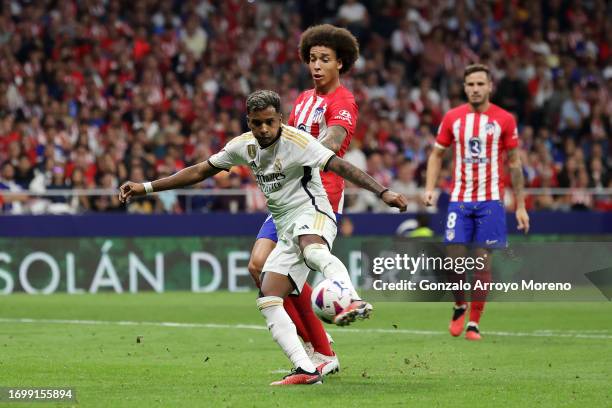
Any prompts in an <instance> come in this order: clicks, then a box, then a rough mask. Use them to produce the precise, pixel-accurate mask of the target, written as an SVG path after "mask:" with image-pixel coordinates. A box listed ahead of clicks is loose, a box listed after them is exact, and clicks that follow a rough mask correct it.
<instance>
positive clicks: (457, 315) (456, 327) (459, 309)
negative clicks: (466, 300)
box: [448, 304, 467, 337]
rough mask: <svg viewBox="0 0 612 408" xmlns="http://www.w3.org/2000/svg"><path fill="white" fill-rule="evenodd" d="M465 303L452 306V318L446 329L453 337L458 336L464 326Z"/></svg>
mask: <svg viewBox="0 0 612 408" xmlns="http://www.w3.org/2000/svg"><path fill="white" fill-rule="evenodd" d="M466 310H467V304H464V305H461V306H454V307H453V318H452V319H451V321H450V324H449V325H448V331H449V332H450V334H451V335H452V336H454V337H457V336H460V335H461V332H463V327H464V326H465V311H466Z"/></svg>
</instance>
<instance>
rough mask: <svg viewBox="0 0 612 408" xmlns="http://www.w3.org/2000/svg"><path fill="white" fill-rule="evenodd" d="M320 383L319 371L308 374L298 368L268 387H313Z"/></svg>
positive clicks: (321, 378)
mask: <svg viewBox="0 0 612 408" xmlns="http://www.w3.org/2000/svg"><path fill="white" fill-rule="evenodd" d="M322 382H323V377H321V373H319V371H317V370H315V372H314V373H309V372H307V371H304V369H302V367H298V368H296V369H295V370H293V371H292V372H291V373H289V374H287V375H286V376H284V377H283V379H282V380H280V381H274V382H273V383H270V385H313V384H321V383H322Z"/></svg>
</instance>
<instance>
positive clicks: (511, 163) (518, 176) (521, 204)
mask: <svg viewBox="0 0 612 408" xmlns="http://www.w3.org/2000/svg"><path fill="white" fill-rule="evenodd" d="M519 154H520V152H519V148H518V147H515V148H514V149H511V150H509V151H508V167H509V169H510V177H511V179H512V189H513V190H514V196H515V197H516V222H517V223H518V227H517V228H518V229H519V230H522V231H523V232H524V233H525V234H527V233H528V232H529V214H527V210H526V209H525V193H524V191H523V188H524V185H525V178H524V177H523V165H522V164H521V158H520V156H519Z"/></svg>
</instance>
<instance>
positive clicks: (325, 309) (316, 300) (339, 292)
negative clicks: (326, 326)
mask: <svg viewBox="0 0 612 408" xmlns="http://www.w3.org/2000/svg"><path fill="white" fill-rule="evenodd" d="M311 301H312V309H313V310H314V312H315V313H316V315H317V316H319V318H320V319H321V320H323V321H324V322H326V323H332V322H333V320H334V317H335V316H336V315H337V314H338V313H340V312H341V311H343V310H344V309H345V308H346V307H347V306H348V305H350V304H351V291H350V290H349V288H348V286H347V285H346V284H345V283H343V282H340V281H336V280H331V279H324V280H322V281H321V282H320V283H319V284H318V285H317V286H315V288H314V289H313V290H312V296H311Z"/></svg>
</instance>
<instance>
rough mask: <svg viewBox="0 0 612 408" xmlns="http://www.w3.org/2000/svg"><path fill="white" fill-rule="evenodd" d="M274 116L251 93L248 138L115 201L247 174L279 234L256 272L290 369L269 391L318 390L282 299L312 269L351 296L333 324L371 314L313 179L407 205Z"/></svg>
mask: <svg viewBox="0 0 612 408" xmlns="http://www.w3.org/2000/svg"><path fill="white" fill-rule="evenodd" d="M280 110H281V108H280V97H279V96H278V94H277V93H275V92H272V91H267V90H260V91H255V92H253V93H252V94H250V95H249V96H248V98H247V115H248V117H247V119H248V126H249V128H250V129H251V131H250V132H247V133H245V134H243V135H241V136H238V137H236V138H234V139H232V140H231V141H230V142H229V143H228V144H227V145H226V146H225V147H224V148H223V149H222V150H221V151H220V152H218V153H216V154H214V155H213V156H211V157H210V158H209V159H208V160H207V161H204V162H201V163H198V164H195V165H193V166H190V167H187V168H185V169H183V170H181V171H179V172H178V173H176V174H173V175H172V176H169V177H165V178H162V179H159V180H155V181H153V182H147V183H134V182H131V181H128V182H126V183H124V184H123V185H122V186H121V187H120V189H119V198H120V200H121V201H122V202H126V201H128V200H129V199H130V198H132V197H137V196H143V195H145V194H147V193H152V192H154V191H164V190H170V189H174V188H180V187H184V186H188V185H191V184H195V183H198V182H201V181H202V180H204V179H206V178H208V177H211V176H213V175H215V174H217V173H218V172H220V171H222V170H229V169H230V167H232V166H235V165H248V166H250V167H251V170H252V171H253V173H254V174H255V178H256V180H257V184H258V185H259V187H260V189H261V190H262V192H263V193H264V194H265V196H266V199H267V202H268V209H269V211H270V213H271V214H272V217H273V218H274V223H275V224H276V227H277V231H278V244H277V245H276V247H275V248H274V250H273V251H272V253H271V254H270V256H269V257H268V259H267V260H266V262H265V264H264V267H263V279H262V283H261V297H259V298H258V299H257V306H258V308H259V310H260V311H261V313H262V314H263V316H264V318H265V319H266V322H267V325H268V329H269V330H270V332H271V333H272V337H273V338H274V340H275V341H276V342H277V343H278V344H279V346H280V347H281V348H282V349H283V351H284V352H285V354H286V355H287V357H288V358H289V359H290V360H291V362H292V363H293V365H294V367H295V369H294V370H293V371H292V372H291V373H290V374H289V375H287V376H285V378H283V379H282V380H280V381H276V382H273V383H272V384H271V385H289V384H318V383H320V382H321V374H320V373H319V372H318V371H317V369H316V368H315V366H314V365H313V363H312V361H311V360H310V358H309V357H308V355H307V353H306V351H305V350H304V347H303V345H302V343H301V342H300V340H299V337H298V335H297V332H296V328H295V325H294V324H293V322H292V321H291V319H290V318H289V315H287V312H286V311H285V309H284V308H283V299H284V298H285V297H286V296H287V295H289V294H290V293H292V292H294V291H298V292H299V291H300V290H301V288H302V286H303V285H304V283H305V282H306V279H307V277H308V273H309V272H310V269H313V270H317V271H321V272H322V273H323V275H324V276H325V277H326V278H329V279H334V280H337V281H340V282H343V283H344V284H345V285H346V286H347V287H349V289H350V290H351V294H352V299H353V301H352V302H351V304H350V305H349V306H348V307H347V308H346V309H344V310H343V311H342V312H340V313H339V314H338V315H336V317H335V319H334V321H335V323H336V324H338V325H345V324H349V323H351V322H353V321H354V320H355V319H356V318H366V317H368V316H369V314H370V312H371V310H372V305H371V304H369V303H367V302H365V301H363V300H361V298H360V297H359V295H358V294H357V292H356V291H355V288H354V287H353V285H352V283H351V280H350V277H349V274H348V271H347V269H346V267H345V266H344V265H343V264H342V262H341V261H340V260H339V259H338V258H336V257H335V256H334V255H332V253H331V252H330V250H331V246H332V245H333V242H334V238H335V237H336V219H335V217H334V213H333V211H332V208H331V204H330V203H329V199H328V198H327V194H326V193H325V190H324V188H323V184H322V183H321V176H320V174H319V171H321V170H329V171H333V172H334V173H336V174H338V175H340V176H341V177H343V178H345V179H347V180H349V181H351V182H352V183H354V184H356V185H358V186H360V187H362V188H365V189H367V190H369V191H372V192H374V193H376V194H378V195H379V197H380V198H381V199H382V200H383V201H384V202H385V203H386V204H387V205H389V206H391V207H397V208H399V209H400V210H402V211H405V209H406V205H407V203H408V201H407V199H406V197H404V196H403V195H401V194H398V193H395V192H393V191H390V190H389V189H387V188H385V187H383V186H382V185H380V184H379V183H378V182H377V181H376V180H374V179H373V178H372V177H370V176H369V175H367V174H366V173H364V172H363V171H361V170H359V169H358V168H357V167H355V166H353V165H352V164H350V163H348V162H346V161H344V160H342V159H340V158H339V157H337V156H336V155H335V154H334V152H332V151H331V150H329V149H327V148H326V147H324V146H323V145H321V144H320V143H319V142H318V141H317V140H316V139H314V138H313V137H312V136H310V135H309V134H308V133H305V132H302V131H300V130H298V129H296V128H294V127H291V126H286V125H283V124H282V115H281V113H280Z"/></svg>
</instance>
